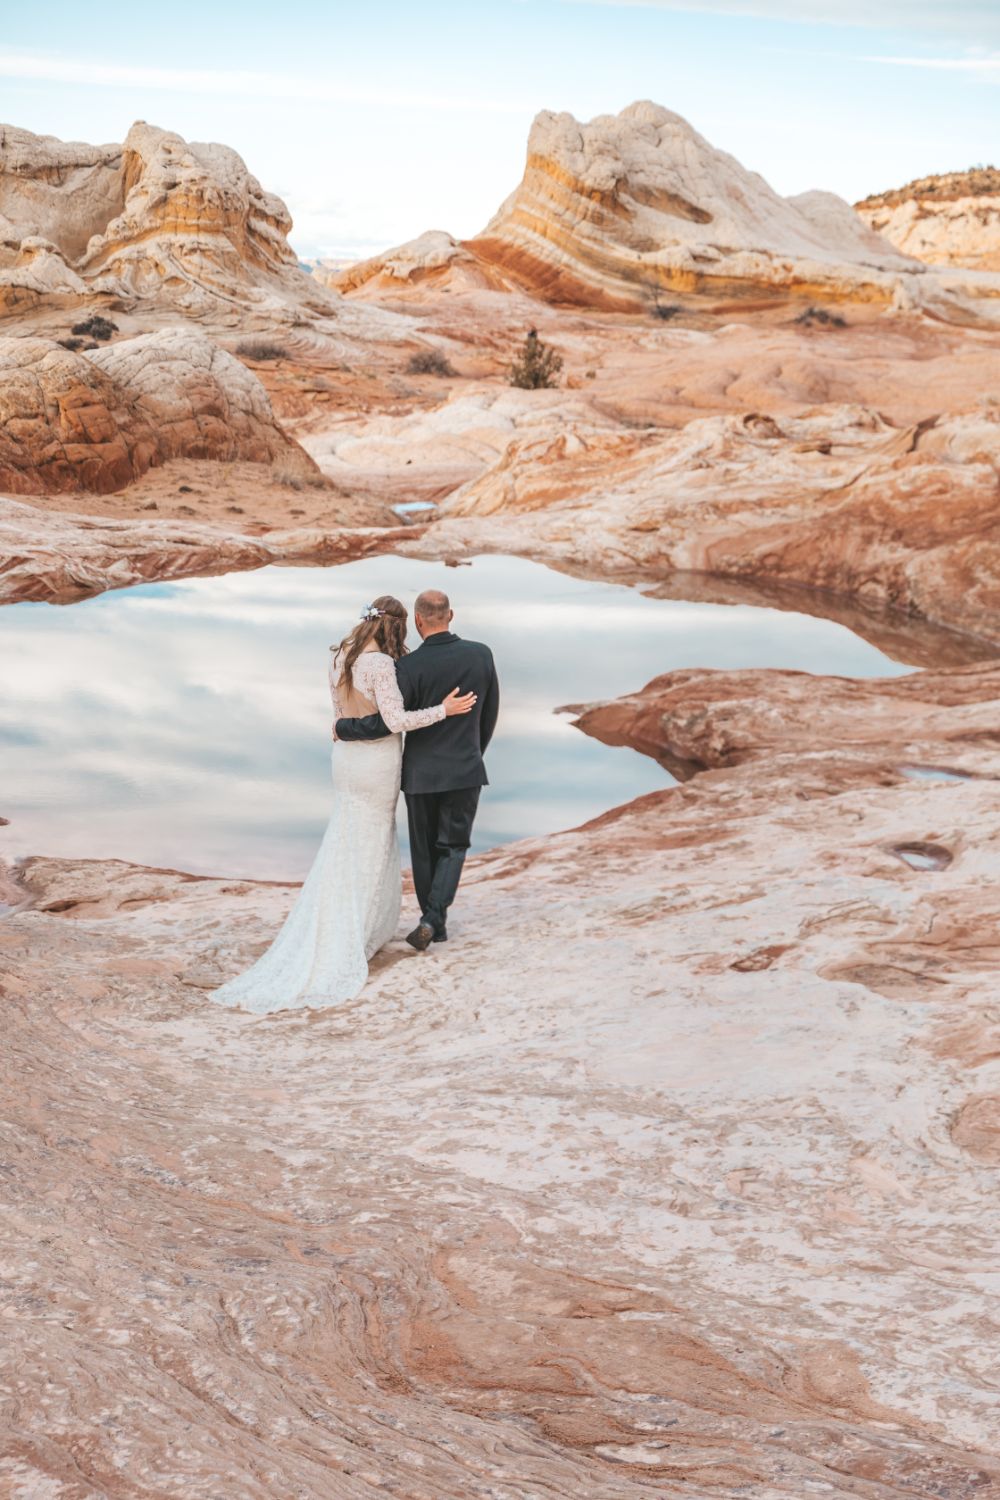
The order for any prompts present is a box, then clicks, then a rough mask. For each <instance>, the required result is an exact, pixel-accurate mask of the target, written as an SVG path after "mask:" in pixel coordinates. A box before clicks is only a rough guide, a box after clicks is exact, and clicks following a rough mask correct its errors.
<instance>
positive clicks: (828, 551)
mask: <svg viewBox="0 0 1000 1500" xmlns="http://www.w3.org/2000/svg"><path fill="white" fill-rule="evenodd" d="M527 394H528V395H529V396H530V394H531V393H527ZM998 472H1000V409H996V408H992V407H990V408H987V409H984V410H983V411H982V412H981V413H980V414H976V415H972V414H970V415H968V416H963V417H948V418H943V419H942V420H941V421H940V422H936V421H934V420H933V419H931V420H930V421H928V422H925V423H922V424H916V425H914V426H911V427H907V428H902V429H900V428H894V427H890V426H888V425H887V424H886V423H885V422H884V420H883V419H882V417H880V416H879V415H878V413H877V412H876V411H873V410H871V409H868V408H864V407H836V406H823V407H817V408H814V409H809V408H806V409H805V410H804V411H802V412H801V414H800V415H799V416H797V417H782V419H781V421H780V423H779V422H777V421H775V419H774V418H772V417H770V416H767V415H763V414H761V413H759V412H745V413H744V414H743V415H742V416H739V417H708V418H702V419H697V420H693V421H690V422H689V423H688V424H687V426H686V427H684V428H683V429H682V430H681V431H680V432H676V433H666V434H665V433H664V432H663V431H662V430H658V429H655V428H649V429H645V430H642V429H639V430H636V429H635V428H634V427H629V426H626V425H624V424H621V425H619V426H617V427H614V428H612V429H611V430H610V431H609V430H608V429H607V427H606V426H604V427H599V426H597V425H596V424H591V423H589V422H586V421H572V420H563V421H562V422H560V423H559V424H558V426H554V425H550V426H549V427H548V428H543V429H541V430H539V431H532V430H531V429H530V428H529V429H528V430H527V431H525V432H524V433H523V434H521V433H518V434H516V435H515V436H514V437H513V438H512V439H511V440H510V441H509V442H508V444H507V445H506V447H505V449H504V452H503V454H502V456H501V457H500V459H499V460H498V461H497V462H496V463H495V464H494V465H493V466H492V467H491V468H490V469H488V470H487V471H486V472H485V473H484V474H483V475H482V476H481V477H480V478H478V479H475V480H472V481H471V482H470V483H468V484H467V485H465V486H463V487H462V488H461V489H459V490H457V491H456V492H455V493H454V494H453V495H451V496H450V497H449V498H448V499H446V500H445V501H443V502H442V505H441V509H440V515H441V519H440V520H439V521H438V522H437V523H436V524H435V525H434V526H432V527H431V528H429V530H428V531H427V532H426V533H425V535H424V537H423V538H422V539H421V540H420V541H419V542H418V543H415V544H414V546H415V548H416V549H417V550H421V551H422V552H423V553H424V555H427V554H428V552H432V551H434V550H437V552H438V555H440V553H441V552H444V553H446V554H447V553H456V554H458V555H463V554H464V555H472V554H473V553H475V552H488V551H501V552H503V551H507V552H517V553H519V554H521V555H525V556H531V557H534V558H538V559H540V560H543V561H547V562H550V563H552V564H554V565H555V566H557V567H565V568H567V569H569V570H570V571H579V572H582V573H584V574H588V575H592V574H593V573H594V572H595V570H598V569H599V570H600V571H601V572H602V573H603V574H604V575H605V576H614V575H616V574H617V575H618V576H622V577H634V576H643V577H646V578H650V579H661V578H663V577H665V576H667V575H668V574H669V573H670V572H671V571H672V570H681V571H684V572H696V573H697V572H701V573H709V574H714V575H719V576H723V577H735V578H740V577H747V578H756V579H771V580H774V581H777V582H784V583H795V584H799V585H806V586H808V587H811V588H821V589H825V590H829V591H831V592H834V593H840V594H845V595H851V596H854V597H857V598H860V599H871V600H873V601H874V600H877V601H879V602H880V603H886V604H891V605H893V606H895V607H897V608H899V609H901V610H904V611H909V612H912V613H914V614H919V615H922V616H923V617H924V618H926V619H929V620H933V621H937V622H938V623H940V624H944V625H948V626H950V627H952V628H954V629H958V630H964V631H967V632H968V633H969V634H972V635H980V636H982V637H984V638H986V639H988V640H992V641H994V642H996V641H1000V520H998V512H997V493H998Z"/></svg>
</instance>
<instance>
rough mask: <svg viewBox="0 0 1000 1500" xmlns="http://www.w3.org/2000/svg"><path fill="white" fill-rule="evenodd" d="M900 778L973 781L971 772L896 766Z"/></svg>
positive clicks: (936, 767)
mask: <svg viewBox="0 0 1000 1500" xmlns="http://www.w3.org/2000/svg"><path fill="white" fill-rule="evenodd" d="M897 770H898V771H899V774H900V775H901V776H908V777H909V778H910V780H911V781H975V780H976V777H975V776H973V774H972V772H971V771H954V770H951V769H950V768H949V767H948V766H898V767H897Z"/></svg>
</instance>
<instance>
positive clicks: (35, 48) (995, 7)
mask: <svg viewBox="0 0 1000 1500" xmlns="http://www.w3.org/2000/svg"><path fill="white" fill-rule="evenodd" d="M3 11H4V25H3V33H2V39H0V120H2V121H4V122H6V123H10V124H15V125H21V126H24V127H26V128H27V129H29V130H34V131H37V132H40V133H44V134H51V135H57V136H62V137H63V138H68V139H74V140H90V141H118V140H121V139H122V137H123V135H124V133H125V131H126V130H127V129H128V126H129V125H130V124H131V122H132V121H133V120H135V119H146V120H149V121H152V122H154V123H156V124H158V125H162V126H165V127H167V128H169V129H173V130H177V131H179V132H180V133H181V134H182V135H184V136H187V137H188V138H189V139H195V140H218V141H224V142H226V143H227V144H228V145H231V146H234V147H236V149H237V150H238V151H240V152H241V154H242V155H243V156H244V157H245V158H246V161H247V163H248V164H249V166H250V169H251V171H253V172H254V173H255V174H256V175H257V176H258V177H259V178H260V180H261V181H262V182H263V183H264V185H265V186H266V187H268V188H271V189H273V190H274V191H276V192H279V193H281V195H282V196H283V197H284V198H285V199H286V201H287V202H288V205H289V207H290V209H291V211H292V214H293V216H294V219H295V224H296V227H295V230H294V232H293V236H292V239H293V243H294V245H295V247H296V249H297V250H298V251H299V253H300V254H302V255H317V254H319V255H323V254H329V255H343V254H348V255H351V254H366V253H369V252H370V251H372V250H375V249H378V248H383V247H386V246H389V245H392V244H397V243H399V242H400V241H402V240H405V239H410V238H412V237H413V236H415V235H417V234H419V233H420V232H421V231H423V230H424V229H448V230H451V231H452V233H454V234H457V235H459V236H468V235H471V234H474V233H475V232H476V231H477V230H479V229H481V228H482V227H483V225H484V224H485V222H486V221H487V219H488V218H489V217H490V215H491V214H492V212H493V211H494V209H495V208H496V207H497V206H498V205H499V203H500V202H501V200H502V199H503V198H504V197H505V196H506V194H507V193H508V192H509V191H510V190H511V188H513V187H514V185H515V184H516V182H517V181H518V179H519V177H520V175H521V171H522V168H523V162H524V145H525V140H526V137H527V132H528V127H529V125H530V123H531V119H532V116H533V115H534V114H535V113H536V111H537V110H539V109H557V110H558V109H567V110H570V111H572V113H574V114H575V115H577V116H578V117H579V118H587V119H589V118H590V117H591V116H593V115H596V114H603V113H610V112H614V111H616V110H618V109H621V108H622V107H623V106H624V105H626V104H628V103H630V102H631V101H632V100H633V99H642V98H649V99H654V100H656V102H657V103H660V104H663V105H666V106H667V107H668V108H669V109H674V110H677V111H678V112H679V113H680V114H683V115H685V116H686V117H687V118H688V119H689V120H690V121H691V122H692V124H694V125H695V126H696V128H697V129H698V130H700V131H701V132H702V134H703V135H706V136H707V137H708V138H709V140H711V141H712V142H713V143H714V144H715V145H717V146H720V147H723V148H724V149H726V150H728V151H731V152H732V153H733V154H734V155H736V156H738V157H739V158H740V159H741V160H742V161H743V162H744V163H745V164H746V165H747V166H749V167H752V168H754V169H755V170H757V171H759V172H761V173H763V175H764V176H765V177H767V178H768V179H769V180H770V181H771V182H772V183H773V184H774V186H775V187H776V188H777V189H778V191H779V192H782V193H796V192H802V191H804V190H805V189H807V188H813V187H821V188H829V189H832V190H833V191H835V192H839V193H841V194H843V196H844V197H846V198H848V199H851V200H854V199H856V198H858V197H861V196H863V195H864V194H866V193H868V192H871V191H874V190H877V189H879V188H884V187H891V186H897V185H899V184H901V183H903V182H905V181H907V180H908V179H910V178H911V177H914V176H917V175H920V174H922V173H924V172H933V171H944V170H948V169H950V168H956V167H964V166H968V165H971V164H972V163H974V162H979V161H991V160H992V161H1000V107H998V106H1000V90H998V87H997V85H998V84H1000V0H954V3H949V4H945V3H943V0H884V3H880V0H870V3H863V0H718V3H717V4H711V3H705V0H691V3H687V4H685V3H682V0H466V3H464V4H463V3H459V0H426V3H423V4H415V3H408V4H407V3H400V0H386V3H382V4H371V3H369V4H367V5H361V6H359V5H358V4H357V3H356V0H351V3H350V4H342V3H339V0H334V3H330V0H327V3H321V0H284V3H282V4H267V5H263V4H259V3H257V0H242V3H240V4H236V3H232V0H215V3H211V4H207V3H200V4H193V3H191V0H175V3H174V4H172V5H171V6H169V7H168V8H166V9H164V8H160V7H143V6H139V5H136V4H134V3H133V4H129V5H125V4H121V3H119V0H107V3H105V4H104V5H103V6H102V7H101V8H100V11H99V12H95V10H94V9H93V7H90V6H82V5H80V4H78V3H76V4H73V5H69V4H65V3H63V0H54V3H50V4H49V5H47V6H45V7H41V6H34V7H33V6H28V5H18V6H16V7H15V6H13V5H12V4H11V3H10V0H7V4H6V5H4V7H3Z"/></svg>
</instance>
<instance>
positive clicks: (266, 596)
mask: <svg viewBox="0 0 1000 1500" xmlns="http://www.w3.org/2000/svg"><path fill="white" fill-rule="evenodd" d="M427 587H439V588H444V589H446V590H447V591H448V593H449V594H450V595H451V598H452V602H453V604H454V607H455V612H456V621H455V628H456V629H457V630H458V632H459V634H461V635H466V636H468V637H470V638H473V639H480V640H485V641H487V642H488V643H489V644H490V645H491V646H492V647H493V650H494V654H495V656H496V660H497V665H498V669H499V672H500V678H501V689H502V703H501V717H500V725H499V729H498V732H497V736H496V738H495V740H494V742H493V745H492V746H491V749H490V753H489V757H488V764H489V773H490V778H491V782H492V784H491V786H490V787H489V789H488V790H487V792H486V793H485V794H484V798H483V802H482V804H481V812H480V816H479V820H478V823H477V826H476V844H475V847H476V848H480V849H482V848H487V847H489V846H491V845H493V844H497V843H502V842H505V841H507V840H510V839H515V838H521V837H523V836H525V835H527V834H534V833H541V832H548V831H551V830H553V829H557V828H569V827H572V826H574V825H575V824H577V823H580V822H582V821H584V820H585V819H587V818H590V817H594V816H596V815H597V814H598V813H601V812H604V811H605V810H606V809H607V808H609V807H613V806H615V805H617V804H618V803H621V802H625V801H628V800H630V799H631V798H632V797H636V796H639V795H640V794H642V793H644V792H648V791H652V790H655V789H657V788H660V787H663V786H666V785H668V784H669V782H670V779H671V778H670V777H669V776H668V775H667V773H666V772H665V771H663V770H662V769H661V768H660V767H659V766H658V765H656V764H655V762H653V761H652V760H650V759H648V758H647V757H645V756H641V755H639V754H637V753H636V752H634V751H631V750H626V749H613V748H610V747H608V746H605V745H601V744H598V743H597V742H596V741H594V740H591V739H589V738H587V736H585V735H583V734H581V733H580V732H579V731H578V730H576V729H573V728H572V727H571V725H570V724H569V723H568V722H567V720H566V719H565V718H560V717H559V716H557V715H556V714H555V713H554V712H553V710H554V709H556V708H557V707H559V706H560V705H562V704H566V703H575V702H585V701H588V700H594V699H598V698H610V697H614V696H616V695H617V694H619V693H624V692H628V691H630V690H634V689H636V688H639V687H641V686H642V685H643V684H644V683H645V682H647V681H648V680H649V679H650V678H651V677H654V676H656V675H657V673H660V672H666V671H670V670H671V669H673V668H676V667H692V666H700V667H790V668H799V669H802V670H806V671H814V672H830V673H836V674H841V675H845V676H872V675H879V676H882V675H891V674H893V673H901V672H905V671H907V670H909V668H908V667H907V666H906V665H904V664H902V663H900V662H898V661H894V660H891V659H890V658H889V657H888V656H886V655H884V654H883V653H882V652H881V651H879V650H878V649H877V648H876V647H875V646H873V645H871V644H869V643H868V642H867V641H865V640H863V639H861V638H860V637H859V636H857V635H855V634H853V633H852V631H850V630H849V629H847V628H845V626H843V625H840V624H835V623H833V622H832V621H830V620H826V619H819V618H814V617H812V616H810V615H804V614H796V613H792V612H789V611H787V610H776V609H769V608H760V607H756V606H750V605H721V604H704V603H690V602H685V601H679V600H674V599H654V598H649V597H646V596H644V595H643V594H641V593H639V592H637V591H636V590H634V589H629V588H624V587H621V586H618V585H614V584H606V583H595V582H588V581H585V580H580V579H574V578H569V577H565V576H563V575H562V574H560V573H556V572H553V571H552V570H551V569H548V568H545V567H543V566H541V565H540V564H537V563H532V562H527V561H524V560H522V559H518V558H508V557H485V558H479V559H477V560H475V562H474V563H473V564H472V565H471V566H468V567H461V568H445V567H444V566H442V565H441V564H438V563H426V562H420V561H415V560H411V559H407V558H396V557H381V558H371V559H367V560H365V561H362V562H357V563H349V564H346V565H344V566H341V567H337V568H326V569H323V568H308V569H304V568H294V569H293V568H266V569H263V570H262V571H260V572H256V573H234V574H229V575H227V576H224V577H221V578H200V579H186V580H183V581H180V582H174V583H158V584H149V585H146V586H141V587H137V588H132V589H127V590H123V591H119V592H115V593H109V594H103V595H101V596H100V597H99V598H97V599H93V600H89V601H87V602H85V603H81V604H74V605H71V606H68V607H64V608H55V607H52V606H49V605H44V604H21V605H15V606H12V607H9V608H8V609H6V610H4V611H2V613H0V635H2V651H0V757H2V765H3V776H2V782H0V814H3V815H5V816H6V817H8V818H9V819H10V820H11V826H10V828H8V829H5V830H3V833H4V839H3V847H4V849H5V852H6V853H7V854H8V856H13V855H17V854H22V853H29V852H30V853H46V854H53V855H55V854H58V855H69V856H89V857H107V856H114V857H117V858H121V859H127V860H135V861H138V862H141V863H144V864H153V865H166V866H172V867H177V868H180V869H186V870H192V871H196V872H200V873H222V874H226V875H245V876H257V877H263V878H277V879H285V878H301V877H302V876H303V875H304V873H305V871H306V870H307V869H308V866H309V863H310V861H311V859H312V855H313V853H314V851H315V848H316V845H317V843H318V840H319V839H320V837H321V835H322V831H323V828H324V826H325V822H326V818H327V816H328V811H329V800H330V782H329V775H330V769H329V747H330V740H329V725H330V704H329V696H328V690H327V685H326V671H327V661H328V654H327V648H328V646H329V645H330V643H331V641H334V640H339V639H340V637H341V636H342V635H343V634H345V633H346V631H347V630H348V629H350V628H351V627H352V625H353V624H354V622H355V621H356V620H357V617H358V614H359V611H360V610H361V608H362V607H363V606H364V605H365V604H366V603H367V602H368V601H369V600H370V599H372V598H373V597H375V596H376V595H378V594H381V593H395V594H398V595H399V596H400V598H402V600H403V601H404V603H406V604H407V605H410V604H411V603H412V600H413V598H414V597H415V595H416V594H417V593H418V592H419V591H420V589H422V588H427ZM411 644H415V641H411ZM401 832H403V833H404V834H405V824H402V825H401ZM404 849H405V845H404Z"/></svg>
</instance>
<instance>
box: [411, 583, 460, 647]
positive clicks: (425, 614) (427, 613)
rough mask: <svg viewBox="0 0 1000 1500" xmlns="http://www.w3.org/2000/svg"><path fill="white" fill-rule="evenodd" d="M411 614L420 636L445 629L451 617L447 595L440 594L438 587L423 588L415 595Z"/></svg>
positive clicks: (435, 633)
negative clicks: (421, 591)
mask: <svg viewBox="0 0 1000 1500" xmlns="http://www.w3.org/2000/svg"><path fill="white" fill-rule="evenodd" d="M413 614H414V618H415V620H416V622H417V629H418V631H419V632H420V635H421V637H425V636H428V635H437V634H438V632H439V631H441V630H447V629H448V626H449V625H450V624H451V622H452V618H453V614H452V608H451V604H450V602H449V600H448V595H447V594H442V592H441V590H440V589H424V592H423V593H422V594H419V595H418V596H417V602H416V604H414V606H413Z"/></svg>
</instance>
